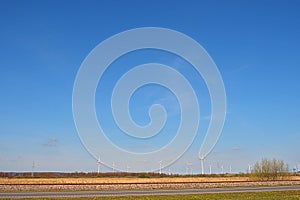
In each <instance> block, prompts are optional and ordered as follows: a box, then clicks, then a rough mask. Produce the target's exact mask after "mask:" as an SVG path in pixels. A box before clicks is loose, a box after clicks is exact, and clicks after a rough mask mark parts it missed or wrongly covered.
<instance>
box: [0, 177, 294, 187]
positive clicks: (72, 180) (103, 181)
mask: <svg viewBox="0 0 300 200" xmlns="http://www.w3.org/2000/svg"><path fill="white" fill-rule="evenodd" d="M250 180H251V179H249V178H248V177H174V178H168V177H164V178H106V177H105V178H0V184H5V185H6V184H7V185H9V184H25V185H26V184H28V185H30V184H41V185H42V184H47V185H52V184H53V185H55V184H130V183H141V184H146V183H214V182H216V183H218V182H244V181H250ZM288 180H298V181H299V180H300V177H290V178H289V179H288Z"/></svg>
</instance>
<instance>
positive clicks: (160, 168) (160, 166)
mask: <svg viewBox="0 0 300 200" xmlns="http://www.w3.org/2000/svg"><path fill="white" fill-rule="evenodd" d="M158 163H159V174H162V160H161V161H159V162H158Z"/></svg>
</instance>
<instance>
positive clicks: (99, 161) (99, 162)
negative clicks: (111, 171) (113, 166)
mask: <svg viewBox="0 0 300 200" xmlns="http://www.w3.org/2000/svg"><path fill="white" fill-rule="evenodd" d="M97 166H98V174H99V173H100V166H101V160H100V156H99V158H98V160H97Z"/></svg>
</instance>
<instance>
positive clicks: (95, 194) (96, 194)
mask: <svg viewBox="0 0 300 200" xmlns="http://www.w3.org/2000/svg"><path fill="white" fill-rule="evenodd" d="M287 190H300V185H292V186H268V187H229V188H201V189H179V190H110V191H105V190H104V191H76V192H7V193H0V198H10V199H11V198H80V197H107V196H149V195H179V194H208V193H237V192H270V191H287Z"/></svg>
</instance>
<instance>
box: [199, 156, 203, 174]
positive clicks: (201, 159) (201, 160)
mask: <svg viewBox="0 0 300 200" xmlns="http://www.w3.org/2000/svg"><path fill="white" fill-rule="evenodd" d="M199 159H200V163H201V174H204V156H203V155H202V156H200V158H199Z"/></svg>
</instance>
